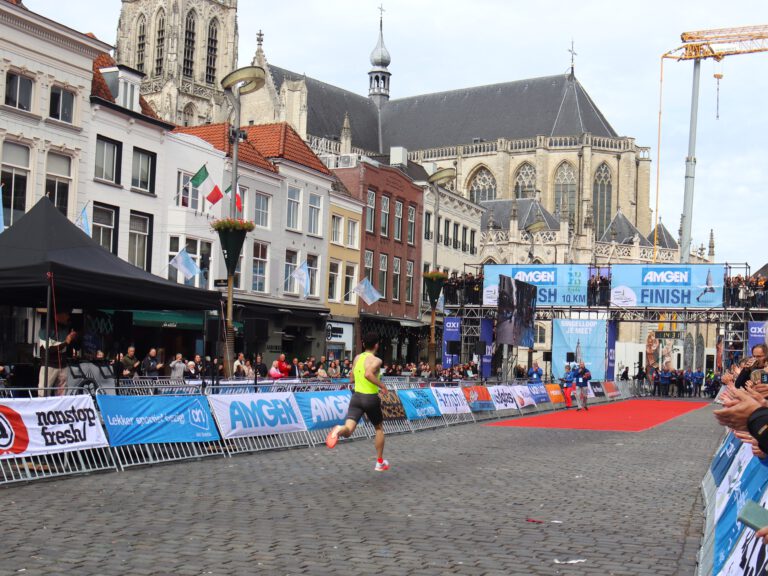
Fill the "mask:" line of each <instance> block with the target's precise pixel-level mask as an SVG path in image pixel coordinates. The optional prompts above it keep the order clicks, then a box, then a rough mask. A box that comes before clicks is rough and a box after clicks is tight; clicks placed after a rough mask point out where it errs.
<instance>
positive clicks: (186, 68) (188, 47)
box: [182, 10, 197, 78]
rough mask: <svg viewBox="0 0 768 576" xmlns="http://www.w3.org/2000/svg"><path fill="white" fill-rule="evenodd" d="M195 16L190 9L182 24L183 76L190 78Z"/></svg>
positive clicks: (193, 48)
mask: <svg viewBox="0 0 768 576" xmlns="http://www.w3.org/2000/svg"><path fill="white" fill-rule="evenodd" d="M196 26H197V18H195V13H194V11H193V10H190V11H189V13H188V14H187V21H186V24H185V26H184V64H183V70H182V72H183V74H184V77H185V78H192V76H193V75H194V71H195V28H196Z"/></svg>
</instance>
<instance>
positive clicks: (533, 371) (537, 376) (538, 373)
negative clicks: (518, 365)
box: [528, 361, 544, 384]
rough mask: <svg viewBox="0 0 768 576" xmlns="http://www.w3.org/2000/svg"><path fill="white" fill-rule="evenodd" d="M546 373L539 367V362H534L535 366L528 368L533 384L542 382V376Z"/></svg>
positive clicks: (529, 380) (529, 379)
mask: <svg viewBox="0 0 768 576" xmlns="http://www.w3.org/2000/svg"><path fill="white" fill-rule="evenodd" d="M543 375H544V371H543V370H542V369H541V368H539V363H538V362H535V361H534V363H533V366H532V367H531V368H529V369H528V382H530V383H531V384H541V378H542V376H543Z"/></svg>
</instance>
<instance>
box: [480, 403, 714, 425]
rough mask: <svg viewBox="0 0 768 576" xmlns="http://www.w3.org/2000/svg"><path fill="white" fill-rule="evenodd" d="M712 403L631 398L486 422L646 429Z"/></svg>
mask: <svg viewBox="0 0 768 576" xmlns="http://www.w3.org/2000/svg"><path fill="white" fill-rule="evenodd" d="M709 404H710V403H709V402H683V401H674V400H627V401H625V402H617V403H615V404H602V405H600V406H594V407H592V408H590V409H589V411H588V412H585V411H584V410H582V411H580V412H577V411H576V409H575V408H571V409H570V410H559V411H557V412H550V413H547V414H542V415H541V416H527V417H524V418H514V419H512V420H501V421H499V422H492V423H489V424H486V426H514V427H517V428H563V429H567V430H605V431H611V432H642V431H643V430H648V429H650V428H653V427H654V426H658V425H659V424H663V423H664V422H667V421H669V420H672V419H673V418H677V417H678V416H682V415H683V414H687V413H688V412H691V411H693V410H698V409H699V408H702V407H704V406H708V405H709Z"/></svg>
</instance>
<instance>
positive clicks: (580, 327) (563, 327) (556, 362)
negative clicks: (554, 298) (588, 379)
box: [552, 319, 606, 380]
mask: <svg viewBox="0 0 768 576" xmlns="http://www.w3.org/2000/svg"><path fill="white" fill-rule="evenodd" d="M605 328H606V326H605V320H558V319H555V320H553V321H552V375H553V376H554V377H555V378H563V366H564V365H565V361H566V358H567V357H568V353H569V352H571V353H573V354H574V356H575V358H576V362H577V363H579V362H584V365H585V366H586V368H587V370H589V372H590V373H591V374H592V379H593V380H604V379H605Z"/></svg>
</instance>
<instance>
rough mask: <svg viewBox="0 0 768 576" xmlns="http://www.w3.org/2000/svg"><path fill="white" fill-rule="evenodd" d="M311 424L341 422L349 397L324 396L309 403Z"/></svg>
mask: <svg viewBox="0 0 768 576" xmlns="http://www.w3.org/2000/svg"><path fill="white" fill-rule="evenodd" d="M309 406H310V409H311V410H312V422H315V423H317V422H335V421H337V420H343V419H344V416H345V415H346V413H347V408H348V407H349V396H326V397H325V398H312V399H310V401H309Z"/></svg>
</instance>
